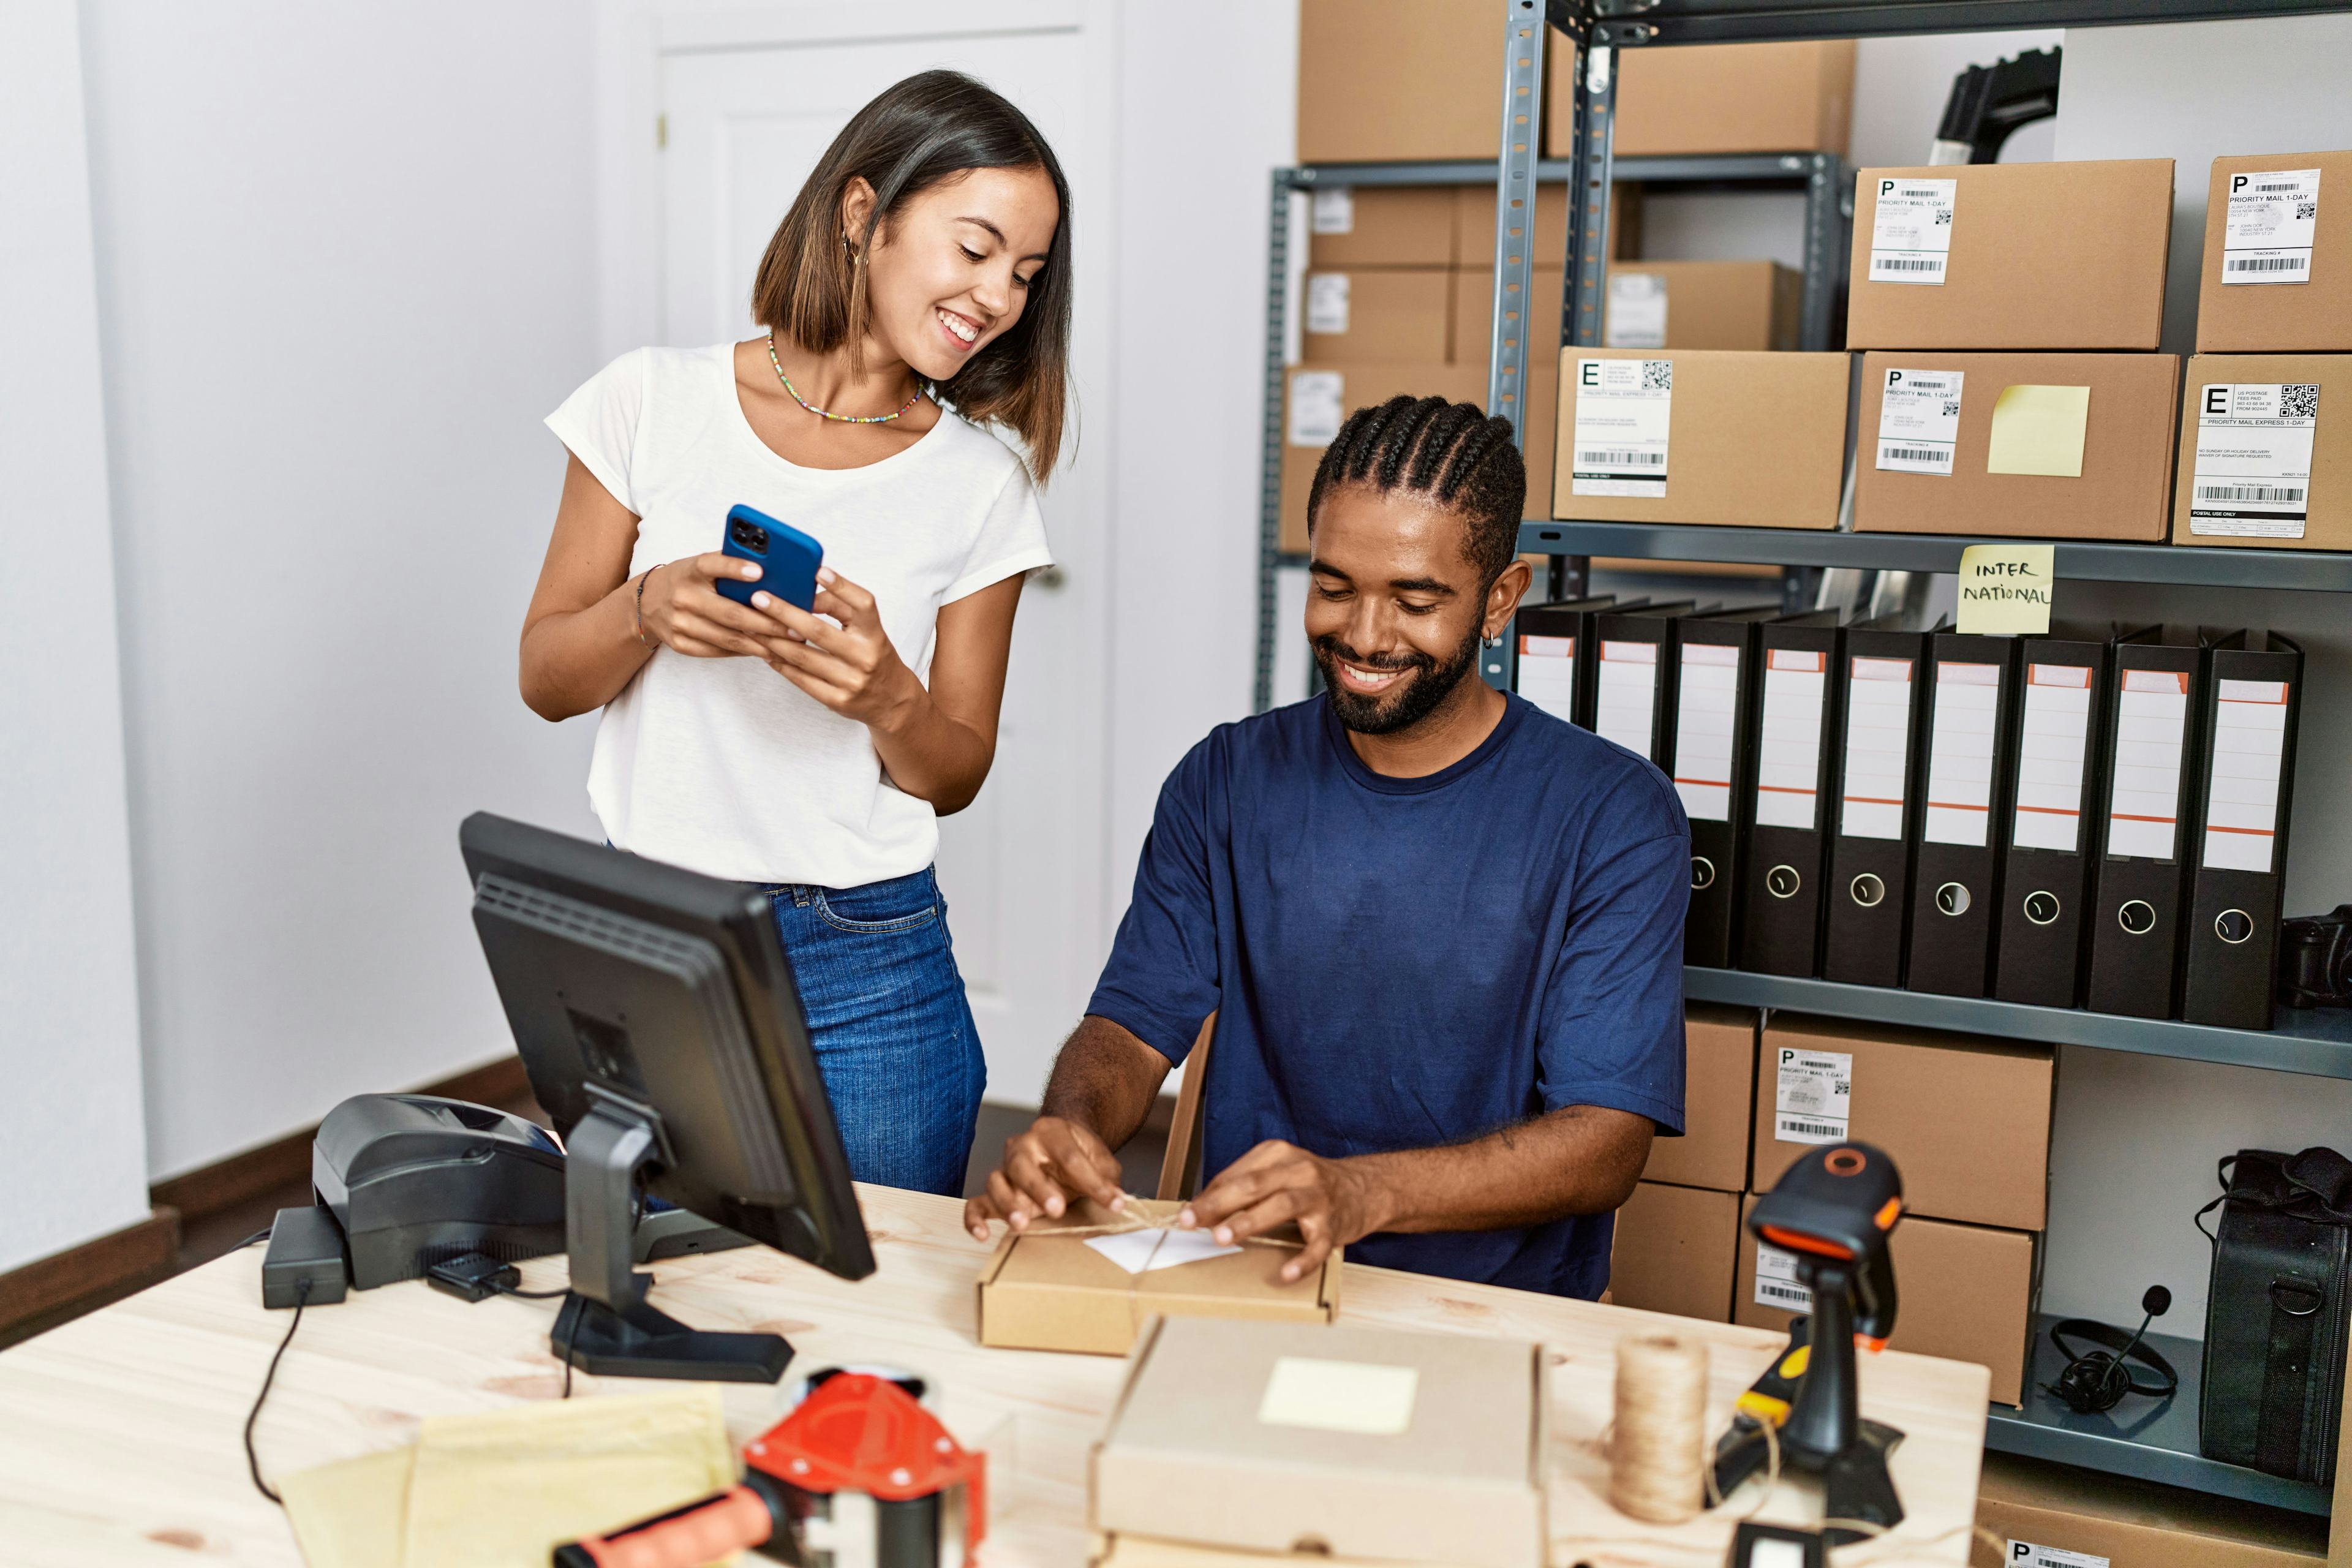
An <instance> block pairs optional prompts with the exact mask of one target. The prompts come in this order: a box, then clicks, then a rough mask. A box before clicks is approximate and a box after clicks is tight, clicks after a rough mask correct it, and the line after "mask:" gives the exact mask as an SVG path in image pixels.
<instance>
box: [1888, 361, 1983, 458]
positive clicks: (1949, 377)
mask: <svg viewBox="0 0 2352 1568" xmlns="http://www.w3.org/2000/svg"><path fill="white" fill-rule="evenodd" d="M1967 379H1968V373H1967V372H1966V371H1958V370H1890V371H1888V372H1887V373H1886V386H1885V392H1884V394H1883V395H1881V396H1880V398H1879V400H1878V466H1879V467H1880V468H1892V469H1895V470H1896V471H1898V472H1901V473H1906V474H1941V475H1943V476H1945V477H1946V478H1949V477H1950V476H1951V472H1952V451H1953V448H1954V447H1957V446H1958V444H1959V439H1960V384H1961V383H1962V382H1964V381H1966V380H1967Z"/></svg>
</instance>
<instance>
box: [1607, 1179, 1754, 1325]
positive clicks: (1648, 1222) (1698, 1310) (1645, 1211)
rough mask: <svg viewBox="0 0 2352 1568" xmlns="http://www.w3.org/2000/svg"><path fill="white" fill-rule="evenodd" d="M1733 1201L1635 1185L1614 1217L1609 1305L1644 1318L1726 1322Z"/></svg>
mask: <svg viewBox="0 0 2352 1568" xmlns="http://www.w3.org/2000/svg"><path fill="white" fill-rule="evenodd" d="M1738 1252H1739V1194H1738V1193H1716V1192H1708V1191H1706V1190H1705V1189H1704V1188H1700V1187H1676V1186H1669V1185H1667V1184H1665V1183H1664V1182H1636V1183H1635V1184H1633V1196H1632V1197H1630V1198H1627V1199H1626V1200H1625V1206H1624V1207H1622V1208H1621V1209H1619V1210H1618V1211H1617V1230H1616V1240H1615V1243H1614V1245H1613V1246H1612V1248H1611V1251H1610V1255H1609V1300H1610V1301H1611V1303H1612V1305H1615V1306H1619V1307H1638V1308H1640V1309H1641V1310H1643V1311H1645V1312H1672V1313H1673V1314H1674V1315H1675V1316H1676V1317H1678V1318H1702V1319H1704V1320H1706V1321H1707V1322H1710V1323H1726V1322H1729V1321H1731V1284H1732V1280H1731V1275H1732V1266H1733V1264H1734V1262H1735V1261H1736V1259H1737V1258H1738Z"/></svg>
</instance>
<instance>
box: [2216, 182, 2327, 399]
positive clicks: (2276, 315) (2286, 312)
mask: <svg viewBox="0 0 2352 1568" xmlns="http://www.w3.org/2000/svg"><path fill="white" fill-rule="evenodd" d="M2290 169H2294V170H2300V169H2316V170H2318V171H2319V196H2320V201H2319V211H2318V213H2317V214H2316V215H2315V217H2314V219H2313V232H2312V236H2311V263H2310V271H2309V273H2308V280H2307V281H2305V282H2300V283H2231V282H2228V281H2225V279H2229V278H2231V277H2232V276H2237V277H2243V276H2246V275H2247V274H2246V272H2244V271H2241V272H2238V273H2235V274H2232V273H2230V272H2225V271H2224V270H2223V269H2222V261H2223V258H2222V255H2221V252H2222V250H2223V248H2224V247H2225V242H2226V241H2227V240H2228V238H2229V230H2230V222H2229V219H2230V191H2231V186H2232V185H2234V184H2239V183H2240V182H2242V181H2246V182H2251V181H2252V177H2253V176H2257V175H2260V174H2266V173H2273V172H2277V171H2282V170H2290ZM2246 259H2252V258H2246ZM2197 277H2198V283H2197V352H2198V353H2200V354H2239V353H2331V352H2333V353H2343V352H2345V351H2347V350H2352V153H2259V154H2255V155H2253V156H2250V157H2238V158H2216V159H2214V160H2213V181H2212V184H2211V186H2210V189H2209V190H2208V192H2207V194H2206V197H2205V258H2204V262H2203V264H2202V266H2201V267H2200V269H2199V271H2198V274H2197Z"/></svg>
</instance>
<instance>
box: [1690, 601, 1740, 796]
mask: <svg viewBox="0 0 2352 1568" xmlns="http://www.w3.org/2000/svg"><path fill="white" fill-rule="evenodd" d="M1675 703H1676V705H1677V707H1676V711H1675V794H1676V795H1680V796H1682V797H1683V813H1684V815H1685V816H1688V817H1690V818H1691V820H1693V821H1694V822H1728V821H1730V820H1731V750H1732V721H1733V720H1734V719H1735V718H1736V717H1737V716H1738V710H1739V650H1738V648H1736V647H1726V646H1724V645H1723V644H1720V643H1685V644H1684V645H1683V670H1682V687H1681V691H1680V694H1679V695H1678V696H1677V697H1676V698H1675Z"/></svg>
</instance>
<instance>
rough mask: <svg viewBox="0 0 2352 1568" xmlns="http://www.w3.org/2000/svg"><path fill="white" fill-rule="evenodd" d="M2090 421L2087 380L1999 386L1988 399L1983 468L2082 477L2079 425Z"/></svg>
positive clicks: (1993, 470) (2080, 431)
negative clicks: (1989, 423)
mask: <svg viewBox="0 0 2352 1568" xmlns="http://www.w3.org/2000/svg"><path fill="white" fill-rule="evenodd" d="M2090 422H2091V389H2090V388H2089V387H2087V386H2004V387H2002V388H2001V389H2000V397H1999V398H1998V399H1996V400H1995V401H1994V403H1993V405H1992V445H1991V447H1989V448H1988V449H1987V450H1986V452H1985V472H1986V473H1988V474H2046V475H2049V476H2051V477H2053V478H2055V479H2081V478H2082V477H2083V431H2084V426H2087V425H2089V424H2090Z"/></svg>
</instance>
